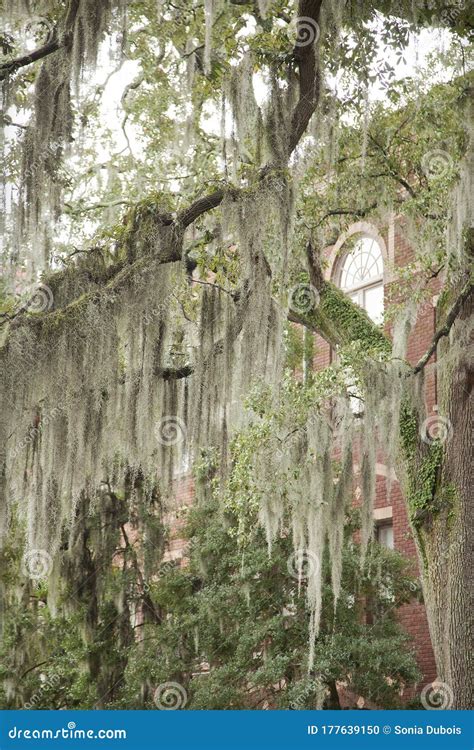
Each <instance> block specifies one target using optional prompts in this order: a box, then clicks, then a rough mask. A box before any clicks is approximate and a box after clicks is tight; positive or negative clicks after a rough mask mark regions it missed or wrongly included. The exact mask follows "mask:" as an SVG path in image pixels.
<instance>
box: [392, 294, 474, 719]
mask: <svg viewBox="0 0 474 750" xmlns="http://www.w3.org/2000/svg"><path fill="white" fill-rule="evenodd" d="M473 308H474V303H473V298H472V295H471V297H470V298H468V299H466V301H465V303H464V305H463V309H462V311H461V314H460V316H459V319H458V322H457V323H456V325H455V326H454V327H453V329H452V331H451V336H450V339H449V340H445V341H444V342H443V345H442V347H441V351H440V352H439V353H440V361H443V360H445V361H447V362H448V364H447V365H445V366H439V368H438V372H439V379H438V384H439V396H438V402H439V410H440V416H438V417H437V418H435V419H436V420H438V421H439V423H438V431H439V435H438V439H434V435H433V439H432V437H430V434H429V431H427V429H426V428H423V424H422V423H421V417H420V415H418V417H413V415H414V412H412V421H411V422H410V417H407V413H405V415H404V418H402V443H403V445H404V449H405V462H406V471H407V478H408V479H407V487H406V501H407V508H408V513H409V517H410V522H411V524H412V528H413V531H414V536H415V539H416V542H417V547H418V552H419V559H420V569H421V573H422V579H423V592H424V597H425V604H426V610H427V616H428V623H429V627H430V633H431V640H432V643H433V649H434V653H435V659H436V666H437V671H438V681H439V682H440V683H443V684H442V685H440V686H439V689H438V690H439V694H438V696H435V695H433V697H432V700H433V706H434V705H435V702H439V705H440V706H442V707H444V708H454V709H470V708H472V706H473V664H474V656H473V655H474V642H473V621H472V614H471V613H472V611H473V608H472V581H473V541H472V529H473V521H474V510H473V502H472V468H471V467H472V457H471V440H472V425H473V413H472V381H473V368H472V357H471V359H470V357H469V354H470V353H469V348H468V347H467V346H466V343H467V342H466V341H461V342H460V341H459V340H456V339H457V338H458V337H459V335H461V334H460V332H463V334H462V335H464V336H466V331H468V325H466V324H467V323H468V321H469V319H470V318H471V317H472V313H473ZM441 415H442V416H441ZM427 699H428V701H429V698H428V696H427Z"/></svg>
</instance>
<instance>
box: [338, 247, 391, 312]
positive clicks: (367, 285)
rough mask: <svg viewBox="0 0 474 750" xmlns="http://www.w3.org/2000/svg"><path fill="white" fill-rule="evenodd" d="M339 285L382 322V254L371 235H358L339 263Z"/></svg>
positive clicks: (354, 300)
mask: <svg viewBox="0 0 474 750" xmlns="http://www.w3.org/2000/svg"><path fill="white" fill-rule="evenodd" d="M336 283H337V284H338V286H339V287H340V288H341V289H342V290H343V291H344V292H346V294H347V295H348V296H349V297H350V298H351V299H352V300H353V302H355V303H356V304H358V305H360V307H362V308H364V310H366V311H367V313H368V315H369V317H370V318H371V319H372V320H373V321H374V323H382V322H383V311H384V291H383V255H382V249H381V247H380V245H379V243H378V242H377V240H375V239H374V238H373V237H365V236H363V237H359V239H357V240H356V242H355V244H354V246H353V248H352V249H351V250H350V251H349V252H347V253H346V254H345V255H344V256H343V257H342V260H341V262H340V264H339V273H338V276H337V279H336Z"/></svg>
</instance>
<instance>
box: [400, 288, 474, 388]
mask: <svg viewBox="0 0 474 750" xmlns="http://www.w3.org/2000/svg"><path fill="white" fill-rule="evenodd" d="M473 290H474V286H473V285H472V284H471V283H469V284H467V285H466V286H465V287H464V289H463V291H462V292H461V294H460V295H459V297H458V298H457V300H456V302H455V303H454V305H453V306H452V308H451V309H450V311H449V313H448V314H447V316H446V321H445V323H444V325H443V326H442V327H441V328H439V329H438V330H437V331H436V333H435V335H434V336H433V340H432V342H431V344H430V346H429V348H428V350H427V351H426V352H425V354H424V355H423V356H422V358H421V359H420V360H419V362H418V363H417V364H416V365H415V367H414V368H413V372H414V373H415V375H416V374H417V373H418V372H421V370H423V368H424V367H425V366H426V365H427V364H428V362H429V360H430V359H431V357H432V356H433V354H434V353H435V351H436V347H437V346H438V343H439V341H440V339H442V338H444V336H448V335H449V332H450V330H451V328H452V327H453V324H454V322H455V320H456V318H457V317H458V315H459V313H460V312H461V309H462V306H463V305H464V303H465V302H466V301H467V300H468V299H469V297H470V295H471V294H472V292H473Z"/></svg>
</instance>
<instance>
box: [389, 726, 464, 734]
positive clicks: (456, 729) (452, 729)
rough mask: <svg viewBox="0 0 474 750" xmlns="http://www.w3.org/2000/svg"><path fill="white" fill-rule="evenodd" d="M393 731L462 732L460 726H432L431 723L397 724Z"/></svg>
mask: <svg viewBox="0 0 474 750" xmlns="http://www.w3.org/2000/svg"><path fill="white" fill-rule="evenodd" d="M393 731H394V734H462V730H461V727H456V726H454V727H433V726H431V724H427V725H426V727H401V726H399V725H398V724H397V725H396V726H395V727H394V730H393Z"/></svg>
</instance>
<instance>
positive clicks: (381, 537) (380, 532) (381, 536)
mask: <svg viewBox="0 0 474 750" xmlns="http://www.w3.org/2000/svg"><path fill="white" fill-rule="evenodd" d="M377 541H378V543H379V544H381V545H382V547H387V548H388V549H393V526H392V524H384V525H383V526H379V527H378V529H377Z"/></svg>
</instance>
